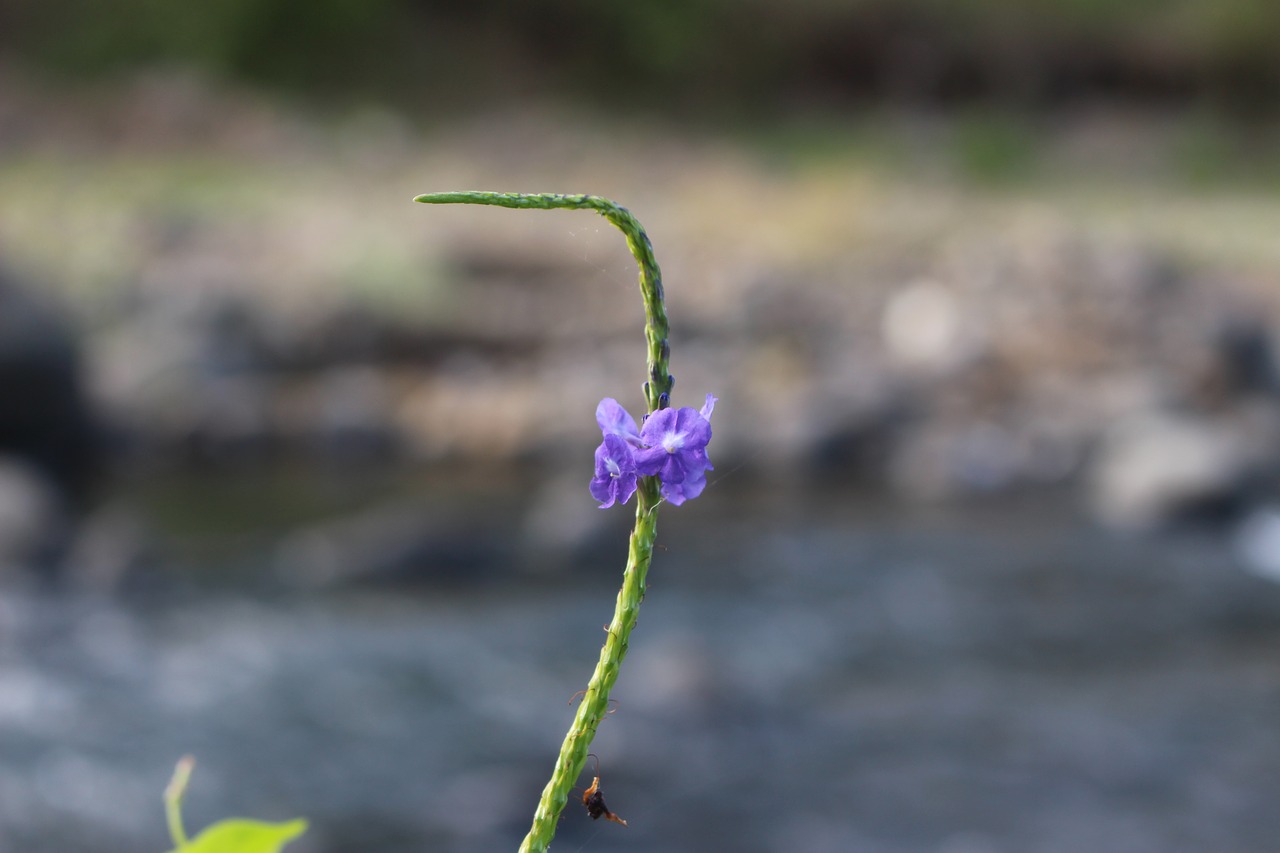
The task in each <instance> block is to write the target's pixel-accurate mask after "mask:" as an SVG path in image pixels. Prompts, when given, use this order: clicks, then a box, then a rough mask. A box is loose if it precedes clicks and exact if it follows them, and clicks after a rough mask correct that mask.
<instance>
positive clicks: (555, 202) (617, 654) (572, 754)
mask: <svg viewBox="0 0 1280 853" xmlns="http://www.w3.org/2000/svg"><path fill="white" fill-rule="evenodd" d="M414 201H419V202H423V203H424V204H491V205H497V206H499V207H512V208H534V209H538V210H552V209H557V208H567V209H573V210H594V211H596V212H597V213H599V214H601V215H602V216H604V217H605V218H606V219H608V220H609V221H610V222H612V223H613V224H614V225H615V226H616V227H617V228H618V230H620V231H621V232H622V233H623V234H624V235H625V236H626V238H627V246H628V247H629V248H630V249H631V254H632V255H633V256H634V257H635V259H636V263H637V264H638V265H639V267H640V293H641V296H642V297H643V298H644V313H645V328H644V334H645V341H646V343H647V345H648V379H647V381H646V382H645V384H644V393H645V401H646V403H647V404H648V407H649V412H650V414H652V413H653V412H656V411H658V410H659V409H665V408H667V406H668V405H670V403H671V385H672V379H671V370H670V361H671V348H670V345H669V343H668V341H667V334H668V326H667V309H666V306H665V304H664V303H663V295H662V271H661V270H659V269H658V261H657V259H656V258H654V255H653V245H652V244H651V243H650V242H649V236H648V235H647V234H646V233H645V231H644V228H642V227H641V225H640V223H639V222H638V221H637V220H636V218H635V217H634V216H632V215H631V212H630V211H628V210H627V209H626V208H625V207H621V206H619V205H617V204H615V203H614V202H612V201H610V200H609V199H606V198H601V197H600V196H593V195H560V194H557V193H538V194H532V195H526V194H522V193H491V192H456V193H430V194H427V195H420V196H418V197H417V198H415V199H414ZM660 502H661V496H660V494H659V484H658V479H657V478H656V477H642V478H641V479H640V483H639V488H638V489H637V490H636V526H635V529H634V530H632V532H631V544H630V548H629V549H628V553H627V567H626V569H625V570H624V571H623V573H622V588H621V589H619V590H618V600H617V603H616V605H615V606H614V611H613V621H612V622H610V623H609V627H608V629H607V630H608V636H607V637H606V639H605V642H604V646H603V647H602V648H601V649H600V660H599V661H598V662H597V663H596V669H595V672H594V673H593V674H592V676H591V681H590V682H588V684H587V690H586V693H585V695H584V696H583V698H582V703H581V704H580V705H579V706H578V711H577V713H576V714H575V715H574V718H573V724H572V725H571V726H570V727H569V732H568V734H567V735H565V739H564V743H563V744H562V745H561V746H560V755H559V757H558V758H557V759H556V766H555V769H554V770H553V771H552V773H551V779H550V780H549V781H548V782H547V785H546V787H545V788H544V789H543V791H542V797H541V798H540V799H539V800H538V808H537V810H536V811H535V812H534V815H533V826H532V827H531V828H530V830H529V834H528V835H527V836H525V839H524V842H523V843H522V844H521V845H520V853H543V851H545V850H547V849H548V848H549V847H550V846H551V839H552V838H553V837H554V836H555V832H556V823H557V822H558V821H559V820H560V813H561V812H562V811H564V807H565V804H566V803H567V802H568V801H569V792H570V791H571V790H572V788H573V784H574V782H575V781H577V779H578V776H579V775H581V773H582V768H583V767H584V766H585V765H586V763H587V751H588V749H589V748H590V746H591V740H592V738H594V737H595V734H596V728H597V727H598V726H599V725H600V721H601V720H603V719H604V716H605V714H606V713H608V710H609V692H610V691H611V690H612V689H613V685H614V683H615V682H617V680H618V669H619V667H620V666H621V665H622V659H623V658H624V657H625V656H626V654H627V643H628V641H629V640H630V637H631V629H632V628H634V627H635V624H636V616H637V615H638V613H639V610H640V602H641V601H643V600H644V590H645V577H646V575H647V574H648V573H649V563H650V562H651V561H652V559H653V544H654V540H655V539H656V538H657V535H658V504H659V503H660Z"/></svg>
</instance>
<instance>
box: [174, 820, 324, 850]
mask: <svg viewBox="0 0 1280 853" xmlns="http://www.w3.org/2000/svg"><path fill="white" fill-rule="evenodd" d="M306 831H307V822H306V821H305V820H291V821H289V822H288V823H263V822H262V821H260V820H224V821H219V822H218V823H215V824H214V825H213V826H210V827H208V828H207V829H205V831H204V832H202V833H200V834H199V835H197V836H196V837H195V838H193V839H192V840H191V841H190V842H188V843H187V844H184V845H182V846H181V847H179V848H177V849H176V850H173V851H172V853H280V849H281V848H282V847H284V846H285V845H286V844H288V843H289V842H290V841H292V840H293V839H295V838H297V837H298V836H299V835H301V834H302V833H304V832H306Z"/></svg>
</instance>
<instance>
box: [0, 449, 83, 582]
mask: <svg viewBox="0 0 1280 853" xmlns="http://www.w3.org/2000/svg"><path fill="white" fill-rule="evenodd" d="M67 522H68V519H67V515H66V512H65V505H64V501H63V498H62V496H61V495H60V494H59V490H58V488H57V486H56V485H55V484H54V482H53V481H52V480H51V479H50V478H49V477H48V476H47V475H46V474H44V473H43V472H42V471H41V470H40V469H39V468H36V467H35V466H34V465H32V464H31V463H29V462H27V461H26V460H24V459H19V458H17V457H14V456H0V566H3V567H15V568H20V569H30V568H39V569H45V568H48V567H49V566H52V565H55V564H56V563H57V562H58V559H59V557H60V554H61V551H62V549H63V547H64V545H65V542H66V537H67V529H68V524H67Z"/></svg>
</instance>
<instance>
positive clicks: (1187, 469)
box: [1089, 413, 1255, 527]
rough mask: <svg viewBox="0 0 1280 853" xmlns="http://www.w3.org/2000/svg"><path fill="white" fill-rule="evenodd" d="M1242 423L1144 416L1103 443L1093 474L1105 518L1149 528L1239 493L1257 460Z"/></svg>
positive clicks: (1121, 425) (1123, 424)
mask: <svg viewBox="0 0 1280 853" xmlns="http://www.w3.org/2000/svg"><path fill="white" fill-rule="evenodd" d="M1250 445H1251V442H1250V441H1249V438H1248V437H1247V436H1245V435H1243V434H1242V432H1241V430H1240V428H1239V427H1238V425H1235V424H1232V423H1229V422H1224V421H1216V422H1215V421H1210V420H1207V419H1203V418H1196V417H1192V416H1186V415H1172V414H1163V413H1141V414H1138V415H1135V416H1133V417H1130V418H1128V419H1125V420H1122V421H1120V422H1118V423H1116V424H1114V425H1113V426H1112V427H1111V428H1110V429H1108V430H1107V432H1106V433H1105V434H1104V435H1103V437H1102V442H1101V446H1100V447H1099V449H1098V452H1097V455H1096V457H1095V458H1094V461H1093V465H1092V468H1091V471H1090V477H1089V485H1090V489H1091V495H1090V496H1091V502H1092V506H1093V509H1094V510H1095V512H1096V513H1097V514H1098V516H1099V517H1100V518H1101V519H1102V520H1104V521H1105V522H1107V523H1110V524H1113V525H1116V526H1121V527H1149V526H1152V525H1154V524H1157V523H1159V522H1161V521H1165V520H1167V519H1169V518H1171V517H1172V516H1174V515H1175V514H1178V513H1180V512H1183V511H1187V510H1193V509H1196V508H1197V507H1207V506H1209V505H1211V504H1215V503H1217V504H1221V503H1222V502H1225V501H1228V500H1230V499H1231V498H1232V497H1234V496H1235V495H1237V494H1238V493H1239V491H1240V490H1241V489H1242V488H1243V486H1244V485H1245V475H1246V473H1247V472H1248V470H1249V468H1250V465H1251V463H1252V462H1254V461H1255V458H1254V457H1255V453H1254V448H1252V447H1251V446H1250Z"/></svg>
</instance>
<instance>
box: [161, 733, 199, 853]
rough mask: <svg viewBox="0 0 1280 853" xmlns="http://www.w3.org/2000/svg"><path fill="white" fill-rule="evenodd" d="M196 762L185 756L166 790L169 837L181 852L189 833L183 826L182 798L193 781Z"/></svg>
mask: <svg viewBox="0 0 1280 853" xmlns="http://www.w3.org/2000/svg"><path fill="white" fill-rule="evenodd" d="M195 766H196V760H195V759H194V758H192V757H191V756H190V755H184V756H183V757H182V758H181V759H180V760H179V761H178V765H177V766H176V767H174V768H173V778H171V779H170V780H169V784H168V785H167V786H166V787H165V789H164V815H165V819H166V820H167V821H168V823H169V837H170V838H172V839H173V846H174V847H175V848H177V849H179V850H181V849H182V848H183V847H185V846H187V844H188V839H187V831H186V829H184V828H183V826H182V798H183V797H184V796H186V793H187V784H188V783H189V782H190V781H191V771H192V770H194V769H195Z"/></svg>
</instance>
